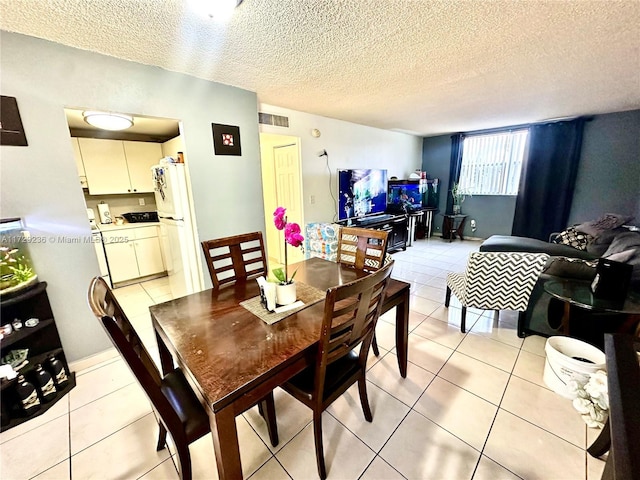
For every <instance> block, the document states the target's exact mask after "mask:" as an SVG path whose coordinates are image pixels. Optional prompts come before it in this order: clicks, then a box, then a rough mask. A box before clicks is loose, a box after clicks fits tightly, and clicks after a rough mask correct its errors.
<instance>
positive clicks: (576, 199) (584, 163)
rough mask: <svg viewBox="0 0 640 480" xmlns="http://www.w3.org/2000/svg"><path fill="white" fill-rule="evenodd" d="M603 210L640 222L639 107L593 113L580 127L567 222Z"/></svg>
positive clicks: (574, 221) (584, 217)
mask: <svg viewBox="0 0 640 480" xmlns="http://www.w3.org/2000/svg"><path fill="white" fill-rule="evenodd" d="M604 213H621V214H624V215H634V216H635V217H636V220H635V224H636V225H640V110H632V111H630V112H620V113H610V114H607V115H597V116H595V117H594V119H593V120H592V121H591V122H587V123H586V125H585V129H584V140H583V142H582V154H581V157H580V167H579V170H578V178H577V180H576V190H575V193H574V195H573V204H572V206H571V214H570V215H569V224H570V225H572V224H574V223H581V222H584V221H588V220H592V219H595V218H598V217H600V216H601V215H602V214H604Z"/></svg>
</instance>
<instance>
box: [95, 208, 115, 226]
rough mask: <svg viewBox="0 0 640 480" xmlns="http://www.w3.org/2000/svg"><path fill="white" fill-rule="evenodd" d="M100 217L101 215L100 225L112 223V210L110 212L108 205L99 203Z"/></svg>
mask: <svg viewBox="0 0 640 480" xmlns="http://www.w3.org/2000/svg"><path fill="white" fill-rule="evenodd" d="M98 215H100V223H103V224H106V223H111V222H112V221H113V220H111V210H109V204H107V203H99V204H98Z"/></svg>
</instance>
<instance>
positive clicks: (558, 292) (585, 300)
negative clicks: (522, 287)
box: [544, 279, 640, 336]
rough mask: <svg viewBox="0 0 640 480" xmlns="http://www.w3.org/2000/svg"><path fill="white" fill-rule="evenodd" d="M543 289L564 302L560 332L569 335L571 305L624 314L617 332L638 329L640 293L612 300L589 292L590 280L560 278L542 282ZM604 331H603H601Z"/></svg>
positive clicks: (636, 331)
mask: <svg viewBox="0 0 640 480" xmlns="http://www.w3.org/2000/svg"><path fill="white" fill-rule="evenodd" d="M544 290H545V292H547V293H548V294H549V295H551V296H552V297H555V298H557V299H559V300H562V301H563V302H564V313H563V315H562V327H561V332H562V333H563V334H565V335H570V334H571V332H570V322H569V320H570V318H569V315H570V312H571V305H575V306H576V307H579V308H583V309H585V310H593V311H597V312H610V313H620V314H626V316H627V319H626V321H625V322H624V323H623V324H622V325H621V326H620V327H618V332H619V333H635V335H636V336H637V335H638V334H639V333H640V331H638V330H639V329H640V294H638V293H635V292H629V293H628V294H627V296H626V298H625V299H624V300H623V301H619V302H614V301H611V300H606V299H604V298H599V297H595V296H594V295H593V293H592V292H591V288H590V282H586V281H579V280H571V279H562V280H549V281H547V282H545V284H544ZM603 333H604V332H603Z"/></svg>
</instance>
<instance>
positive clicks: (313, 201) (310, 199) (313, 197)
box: [309, 195, 316, 205]
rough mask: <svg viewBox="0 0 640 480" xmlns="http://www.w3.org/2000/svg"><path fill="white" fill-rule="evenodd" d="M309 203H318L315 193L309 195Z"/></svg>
mask: <svg viewBox="0 0 640 480" xmlns="http://www.w3.org/2000/svg"><path fill="white" fill-rule="evenodd" d="M309 203H310V204H311V205H314V204H315V203H316V196H315V195H310V196H309Z"/></svg>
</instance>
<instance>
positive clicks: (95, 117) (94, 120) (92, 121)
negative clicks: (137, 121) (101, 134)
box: [82, 112, 133, 130]
mask: <svg viewBox="0 0 640 480" xmlns="http://www.w3.org/2000/svg"><path fill="white" fill-rule="evenodd" d="M82 116H83V117H84V121H85V122H87V123H88V124H89V125H93V126H94V127H97V128H101V129H102V130H126V129H127V128H131V127H133V117H131V116H129V115H123V114H122V113H111V112H82Z"/></svg>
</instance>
